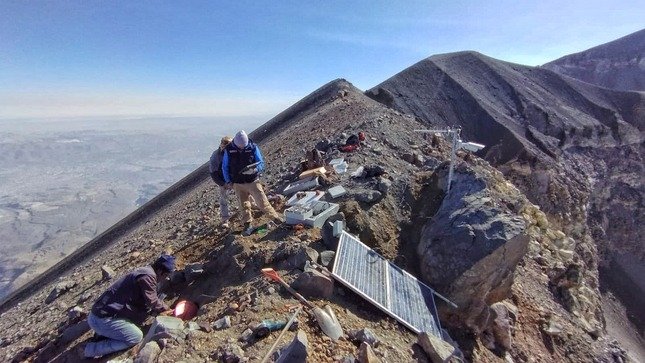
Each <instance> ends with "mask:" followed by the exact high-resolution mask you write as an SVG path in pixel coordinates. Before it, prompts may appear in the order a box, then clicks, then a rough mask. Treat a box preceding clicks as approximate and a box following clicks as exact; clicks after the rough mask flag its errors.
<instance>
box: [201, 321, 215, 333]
mask: <svg viewBox="0 0 645 363" xmlns="http://www.w3.org/2000/svg"><path fill="white" fill-rule="evenodd" d="M198 324H199V328H200V329H201V330H202V331H203V332H206V333H210V332H212V331H213V328H212V327H211V325H210V324H208V323H206V322H200V323H198Z"/></svg>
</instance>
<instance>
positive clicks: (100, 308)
mask: <svg viewBox="0 0 645 363" xmlns="http://www.w3.org/2000/svg"><path fill="white" fill-rule="evenodd" d="M165 310H168V307H167V306H166V305H165V304H164V303H163V302H162V301H161V300H159V297H158V296H157V274H156V273H155V271H154V270H153V269H152V267H151V266H146V267H141V268H138V269H136V270H134V271H132V272H130V273H128V274H127V275H125V276H123V277H121V278H120V279H118V280H117V281H115V282H114V283H113V284H112V285H111V286H110V287H109V288H108V289H107V290H106V291H105V292H104V293H103V294H101V296H99V298H98V300H97V301H96V302H95V303H94V305H93V306H92V313H93V314H94V315H96V316H98V317H99V318H106V317H116V318H121V319H127V320H130V321H132V322H135V323H139V322H143V320H145V319H146V317H147V316H148V315H157V314H159V313H161V312H163V311H165Z"/></svg>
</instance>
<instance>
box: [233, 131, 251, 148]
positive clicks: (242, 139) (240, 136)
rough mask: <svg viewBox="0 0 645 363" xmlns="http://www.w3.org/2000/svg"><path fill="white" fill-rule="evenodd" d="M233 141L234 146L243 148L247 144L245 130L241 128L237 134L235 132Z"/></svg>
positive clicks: (247, 138)
mask: <svg viewBox="0 0 645 363" xmlns="http://www.w3.org/2000/svg"><path fill="white" fill-rule="evenodd" d="M233 142H234V143H235V146H237V147H239V148H244V147H246V145H248V144H249V137H248V136H247V135H246V132H244V130H242V131H240V132H238V133H237V134H235V138H234V139H233Z"/></svg>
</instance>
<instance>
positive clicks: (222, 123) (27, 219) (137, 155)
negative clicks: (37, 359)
mask: <svg viewBox="0 0 645 363" xmlns="http://www.w3.org/2000/svg"><path fill="white" fill-rule="evenodd" d="M260 122H261V120H259V119H258V118H241V119H214V118H156V119H154V118H146V119H118V120H110V119H92V120H53V121H51V120H48V121H42V120H0V298H2V297H4V296H6V295H7V294H8V293H10V292H11V291H13V290H14V289H16V288H17V287H19V286H20V285H22V284H24V283H25V282H27V281H29V280H30V279H32V278H34V277H35V276H37V275H38V274H39V273H41V272H43V271H44V270H45V269H47V268H48V267H50V266H52V265H53V264H55V263H56V262H58V261H59V260H60V259H62V258H63V257H65V256H66V255H68V254H69V253H71V252H72V251H74V250H75V249H76V248H78V247H80V246H81V245H83V244H84V243H86V242H88V241H89V240H90V239H92V238H93V237H95V236H96V235H98V234H100V233H101V232H102V231H104V230H105V229H107V228H109V227H110V226H112V225H113V224H114V223H115V222H117V221H118V220H120V219H121V218H123V217H124V216H126V215H127V214H128V213H130V212H132V211H134V210H135V209H136V208H137V207H139V206H141V205H143V204H144V203H145V202H147V201H148V200H150V199H151V198H153V197H154V196H155V195H157V194H158V193H160V192H161V191H163V190H164V189H166V188H167V187H169V186H170V185H172V184H173V183H174V182H176V181H178V180H179V179H181V178H182V177H184V176H185V175H187V174H188V173H190V172H192V171H193V170H195V169H196V168H197V167H198V166H199V165H201V164H203V163H205V162H207V161H208V158H209V157H210V154H211V152H212V151H213V149H214V148H215V147H217V145H218V144H219V140H220V138H221V137H222V136H223V135H225V134H228V135H231V134H233V133H234V132H235V131H236V130H237V129H246V130H247V131H251V130H253V129H254V128H255V127H256V126H257V125H258V124H259V123H260Z"/></svg>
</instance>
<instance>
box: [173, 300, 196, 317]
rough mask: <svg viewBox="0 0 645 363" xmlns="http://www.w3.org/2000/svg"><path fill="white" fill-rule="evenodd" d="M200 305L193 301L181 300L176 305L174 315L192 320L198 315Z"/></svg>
mask: <svg viewBox="0 0 645 363" xmlns="http://www.w3.org/2000/svg"><path fill="white" fill-rule="evenodd" d="M198 309H199V307H198V306H197V304H195V303H194V302H192V301H188V300H181V301H180V302H178V303H177V305H176V306H175V310H174V312H173V315H174V316H175V317H177V318H180V319H181V320H190V319H192V318H194V317H195V316H197V310H198Z"/></svg>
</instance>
